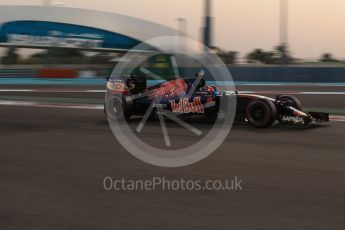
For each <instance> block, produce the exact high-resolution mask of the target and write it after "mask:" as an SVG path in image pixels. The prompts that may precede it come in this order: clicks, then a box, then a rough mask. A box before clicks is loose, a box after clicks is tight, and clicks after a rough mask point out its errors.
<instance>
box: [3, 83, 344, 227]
mask: <svg viewBox="0 0 345 230" xmlns="http://www.w3.org/2000/svg"><path fill="white" fill-rule="evenodd" d="M224 89H225V90H226V86H224ZM104 90H105V86H104V85H78V84H75V85H65V84H60V85H59V84H31V85H27V84H3V85H0V111H1V119H0V148H1V150H0V178H1V179H0V202H1V206H0V228H1V229H2V226H11V228H9V229H37V228H40V227H46V228H48V229H92V230H93V229H157V228H159V229H163V228H161V227H160V226H161V225H162V223H164V224H165V226H164V229H182V228H184V229H231V227H232V226H236V229H344V228H345V221H344V216H345V184H344V175H345V168H344V164H345V153H344V149H345V141H344V137H345V122H344V120H345V119H344V116H345V103H344V102H345V94H344V92H345V86H342V85H298V84H295V85H239V86H238V87H237V90H239V92H250V93H258V94H263V95H265V96H272V97H275V95H277V94H280V95H285V94H293V95H296V96H298V98H300V100H301V101H302V103H303V105H304V107H305V108H306V110H307V111H308V110H315V111H321V112H329V113H330V114H331V115H332V116H331V119H332V121H331V122H330V123H328V124H323V125H320V126H314V127H310V128H306V129H300V128H290V127H286V126H280V125H274V126H273V127H271V128H269V129H265V130H258V129H254V128H252V127H250V126H248V125H245V124H236V125H234V126H233V127H232V129H231V132H230V134H229V135H228V137H227V138H226V140H225V142H224V143H223V144H222V145H221V146H220V147H219V149H218V150H217V151H216V152H214V153H213V154H212V155H211V156H210V157H208V158H206V159H204V160H202V161H200V162H198V163H196V164H194V165H190V166H187V167H182V168H160V167H155V166H151V165H148V164H146V163H143V162H141V161H140V160H138V159H136V158H134V157H133V156H132V155H131V154H129V153H128V152H127V150H126V149H125V148H124V147H122V146H121V145H120V143H118V141H117V140H116V139H115V138H114V135H113V133H112V132H111V130H110V128H109V125H108V123H107V121H106V119H105V116H104V113H103V100H104V92H105V91H104ZM196 126H198V128H199V129H200V130H205V131H207V126H206V125H204V124H199V123H198V124H196ZM146 129H147V130H146V131H145V132H143V133H142V134H140V135H141V138H143V139H145V141H146V142H147V143H150V144H152V145H160V143H163V142H164V140H163V138H162V134H161V129H160V126H159V121H154V120H153V121H150V122H149V123H148V124H147V127H146ZM182 129H183V128H182V127H180V126H179V125H177V124H176V125H174V124H171V125H170V126H169V127H168V130H169V135H170V136H171V139H172V142H173V143H179V144H181V145H184V144H188V143H193V142H195V137H193V136H192V135H191V134H186V135H185V134H184V131H183V130H182ZM107 176H110V177H112V178H120V179H121V178H127V179H143V180H145V179H150V178H152V177H157V176H160V177H166V178H169V179H172V180H174V179H176V180H177V179H180V178H185V179H193V180H197V179H200V180H206V179H214V180H224V179H228V178H233V177H238V178H240V179H241V180H242V181H243V190H241V191H189V192H186V191H106V190H105V189H104V188H103V179H104V178H105V177H107ZM134 219H135V220H136V221H133V220H134ZM4 229H5V228H4Z"/></svg>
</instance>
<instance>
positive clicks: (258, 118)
mask: <svg viewBox="0 0 345 230" xmlns="http://www.w3.org/2000/svg"><path fill="white" fill-rule="evenodd" d="M246 117H247V120H248V122H249V124H250V125H252V126H254V127H256V128H268V127H270V126H271V125H272V124H273V122H274V121H275V120H276V119H277V108H276V106H275V105H274V103H273V102H272V101H269V100H265V99H259V100H254V101H252V102H250V103H249V105H248V106H247V109H246Z"/></svg>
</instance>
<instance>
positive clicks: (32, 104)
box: [0, 100, 104, 110]
mask: <svg viewBox="0 0 345 230" xmlns="http://www.w3.org/2000/svg"><path fill="white" fill-rule="evenodd" d="M0 105H7V106H21V107H40V108H63V109H88V110H103V109H104V106H103V105H94V104H68V103H49V102H33V101H4V100H0Z"/></svg>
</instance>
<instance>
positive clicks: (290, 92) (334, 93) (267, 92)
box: [226, 91, 345, 95]
mask: <svg viewBox="0 0 345 230" xmlns="http://www.w3.org/2000/svg"><path fill="white" fill-rule="evenodd" d="M226 93H229V94H231V93H234V92H233V91H226ZM239 93H245V94H263V95H265V94H274V95H275V94H277V95H279V94H280V95H283V94H292V95H345V92H299V91H239Z"/></svg>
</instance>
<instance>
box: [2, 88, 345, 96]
mask: <svg viewBox="0 0 345 230" xmlns="http://www.w3.org/2000/svg"><path fill="white" fill-rule="evenodd" d="M0 92H24V93H25V92H27V93H105V92H106V90H101V89H87V90H84V89H62V90H60V89H0ZM226 92H227V93H230V94H231V93H234V92H233V91H226ZM239 92H240V93H252V94H280V95H282V94H293V95H345V91H315V92H313V91H310V92H303V91H239Z"/></svg>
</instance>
